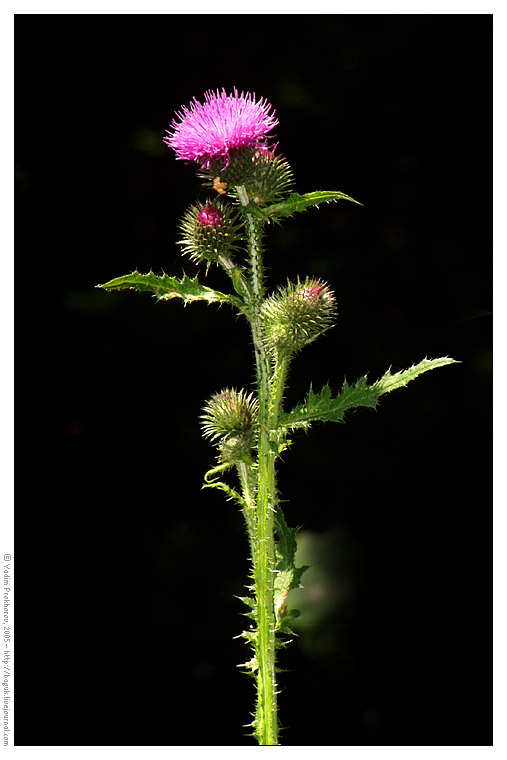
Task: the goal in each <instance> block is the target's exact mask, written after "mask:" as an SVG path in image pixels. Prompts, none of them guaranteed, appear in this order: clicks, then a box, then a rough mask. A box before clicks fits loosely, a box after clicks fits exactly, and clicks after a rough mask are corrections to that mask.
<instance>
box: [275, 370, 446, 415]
mask: <svg viewBox="0 0 507 760" xmlns="http://www.w3.org/2000/svg"><path fill="white" fill-rule="evenodd" d="M455 363H456V361H455V359H451V358H449V357H447V356H445V357H443V358H440V359H423V360H422V361H421V362H419V364H415V365H414V366H412V367H410V368H409V369H406V370H402V371H401V372H396V373H394V374H392V373H391V371H390V370H388V371H387V372H386V373H385V374H384V375H383V376H382V377H381V378H380V380H377V381H376V382H375V383H373V384H372V385H368V383H367V379H366V377H361V378H360V379H359V380H358V381H357V382H356V383H354V384H353V385H349V384H348V383H347V381H346V380H345V381H344V383H343V385H342V389H341V392H340V393H339V394H338V395H337V396H333V395H332V393H331V389H330V387H329V386H328V385H325V386H324V387H323V388H322V390H321V391H320V393H314V392H313V390H312V389H310V392H309V393H308V396H307V397H306V399H305V401H304V402H303V403H302V404H299V405H298V406H296V407H294V409H292V411H290V412H289V413H288V414H285V413H284V414H282V415H281V417H280V426H281V427H282V428H283V429H284V430H294V429H296V428H308V427H309V426H310V425H311V423H312V422H317V421H320V422H341V421H342V420H343V418H344V415H345V412H347V411H349V410H350V409H354V408H357V407H360V406H366V407H370V408H372V409H374V408H375V407H376V406H377V402H378V399H379V398H380V396H383V395H384V394H385V393H391V391H394V390H396V389H397V388H403V387H405V386H406V385H407V384H408V383H409V382H410V381H411V380H415V378H416V377H419V375H422V374H423V373H424V372H428V371H429V370H431V369H437V367H443V366H445V365H446V364H455Z"/></svg>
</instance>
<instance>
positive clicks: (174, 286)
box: [97, 270, 242, 309]
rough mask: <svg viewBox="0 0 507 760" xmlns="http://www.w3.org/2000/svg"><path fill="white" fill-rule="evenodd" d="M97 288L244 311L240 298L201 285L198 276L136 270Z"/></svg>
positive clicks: (159, 299) (158, 299)
mask: <svg viewBox="0 0 507 760" xmlns="http://www.w3.org/2000/svg"><path fill="white" fill-rule="evenodd" d="M97 287H98V288H102V289H103V290H138V291H140V292H149V293H152V294H153V295H154V296H155V297H156V299H157V301H169V300H171V299H172V298H181V299H182V300H183V302H184V304H185V305H186V304H187V303H190V302H191V301H207V302H208V303H229V304H231V305H233V306H236V307H237V308H239V309H242V302H241V300H240V299H239V298H237V297H236V296H234V295H231V294H227V293H221V292H220V291H219V290H213V288H208V287H207V286H206V285H201V283H200V282H198V280H197V275H196V276H195V277H193V278H191V277H187V275H186V274H184V275H183V277H182V278H181V279H178V278H177V277H169V275H167V274H165V273H163V274H161V275H157V274H154V273H153V272H152V271H150V272H149V273H148V274H141V273H140V272H138V271H137V270H136V271H135V272H132V273H131V274H126V275H124V276H123V277H116V278H115V279H114V280H110V281H109V282H106V283H104V284H103V285H97Z"/></svg>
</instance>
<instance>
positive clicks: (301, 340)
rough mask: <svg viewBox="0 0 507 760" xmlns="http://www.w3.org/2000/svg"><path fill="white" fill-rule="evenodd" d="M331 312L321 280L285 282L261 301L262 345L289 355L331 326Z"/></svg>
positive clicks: (330, 297) (333, 308)
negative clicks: (284, 285) (263, 337)
mask: <svg viewBox="0 0 507 760" xmlns="http://www.w3.org/2000/svg"><path fill="white" fill-rule="evenodd" d="M335 315H336V306H335V298H334V295H333V292H332V291H331V290H330V289H329V287H328V286H327V284H326V283H325V282H323V281H322V280H319V279H315V278H306V280H305V281H304V282H300V281H299V280H298V281H297V283H291V282H289V283H288V285H287V287H284V288H279V290H278V292H276V293H274V294H273V295H271V296H269V297H268V298H266V300H265V301H264V303H263V304H262V310H261V317H262V321H263V328H264V336H265V341H266V344H267V346H268V348H269V349H270V350H272V351H276V352H277V353H279V354H286V355H287V356H290V355H291V354H293V353H295V352H296V351H300V350H301V349H302V348H303V347H304V346H306V345H308V343H311V342H312V341H314V340H315V339H316V338H318V337H319V335H322V334H323V333H324V332H326V330H328V329H329V328H330V327H332V325H333V321H334V317H335Z"/></svg>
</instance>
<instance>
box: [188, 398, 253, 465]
mask: <svg viewBox="0 0 507 760" xmlns="http://www.w3.org/2000/svg"><path fill="white" fill-rule="evenodd" d="M257 425H258V401H257V399H255V398H254V396H253V394H252V393H250V394H249V395H247V394H246V393H245V391H243V390H240V391H236V390H235V389H234V388H226V389H224V390H222V391H220V393H215V395H214V396H212V397H211V399H210V400H209V401H208V402H207V403H206V405H205V406H204V409H203V414H202V415H201V426H202V430H203V435H204V437H205V438H210V439H211V440H212V441H213V442H214V443H215V445H217V446H218V449H219V451H220V455H219V456H220V460H221V461H222V462H235V461H241V460H242V461H251V453H252V449H254V448H255V444H256V439H257Z"/></svg>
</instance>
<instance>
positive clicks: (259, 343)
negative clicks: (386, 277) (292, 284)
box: [246, 214, 278, 745]
mask: <svg viewBox="0 0 507 760" xmlns="http://www.w3.org/2000/svg"><path fill="white" fill-rule="evenodd" d="M246 221H247V229H248V239H249V259H250V275H251V291H252V300H251V304H250V307H251V308H250V315H249V321H250V326H251V330H252V338H253V343H254V350H255V360H256V371H257V388H258V395H259V440H258V451H257V454H258V486H257V502H256V504H257V525H256V528H257V530H256V540H255V558H254V583H255V599H256V611H257V636H256V642H255V650H256V651H255V659H256V662H257V705H256V714H255V718H254V723H253V725H254V728H255V735H256V737H257V740H258V742H259V744H261V745H275V744H278V720H277V702H276V691H277V690H276V675H275V610H274V573H275V541H274V519H273V518H274V512H273V495H274V484H275V462H274V460H275V456H274V455H273V451H272V449H271V441H270V429H271V426H270V422H271V418H272V411H271V407H272V402H271V394H270V374H271V372H270V362H269V358H268V356H267V352H266V348H265V346H264V341H263V335H262V324H261V319H260V308H261V304H262V300H263V298H264V283H263V262H262V247H261V228H260V223H259V220H258V219H255V218H254V217H253V216H251V215H250V214H246Z"/></svg>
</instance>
